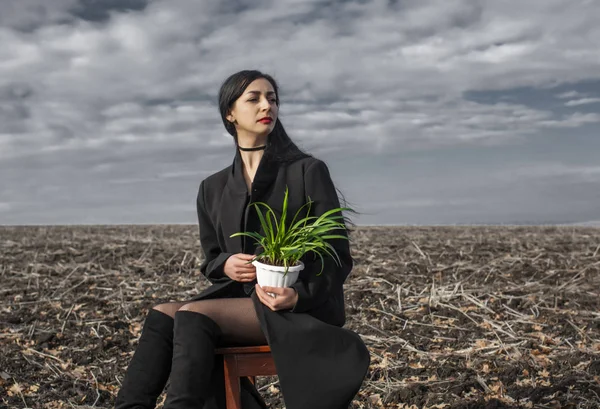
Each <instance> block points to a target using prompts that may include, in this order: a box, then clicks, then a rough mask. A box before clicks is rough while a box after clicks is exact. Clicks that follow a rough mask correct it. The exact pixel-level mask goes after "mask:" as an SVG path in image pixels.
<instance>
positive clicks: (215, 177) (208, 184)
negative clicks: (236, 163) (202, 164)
mask: <svg viewBox="0 0 600 409" xmlns="http://www.w3.org/2000/svg"><path fill="white" fill-rule="evenodd" d="M231 167H232V165H229V166H227V167H226V168H224V169H221V170H220V171H218V172H215V173H213V174H211V175H209V176H207V177H205V178H204V179H203V180H202V182H200V186H204V190H211V189H220V188H222V187H223V186H225V184H226V183H227V178H228V175H229V173H230V172H231Z"/></svg>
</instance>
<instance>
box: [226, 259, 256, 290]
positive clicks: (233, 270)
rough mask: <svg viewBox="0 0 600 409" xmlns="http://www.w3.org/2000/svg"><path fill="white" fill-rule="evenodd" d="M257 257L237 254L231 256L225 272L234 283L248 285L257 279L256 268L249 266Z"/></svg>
mask: <svg viewBox="0 0 600 409" xmlns="http://www.w3.org/2000/svg"><path fill="white" fill-rule="evenodd" d="M254 257H255V256H254V255H252V254H244V253H237V254H234V255H232V256H230V257H229V258H228V259H227V261H226V262H225V266H224V267H223V271H224V272H225V274H226V275H227V276H228V277H229V278H231V279H232V280H234V281H239V282H242V283H248V282H250V281H253V280H254V279H255V278H256V267H254V266H253V265H252V264H249V261H250V260H252V259H253V258H254Z"/></svg>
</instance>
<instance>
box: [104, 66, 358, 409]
mask: <svg viewBox="0 0 600 409" xmlns="http://www.w3.org/2000/svg"><path fill="white" fill-rule="evenodd" d="M219 107H220V111H221V117H222V119H223V123H224V124H225V128H226V129H227V131H228V132H229V133H230V134H231V135H232V136H233V138H234V140H235V143H236V146H237V148H238V149H236V156H235V158H234V161H233V164H232V165H231V166H229V167H227V168H225V169H223V170H222V171H220V172H217V173H215V174H213V175H211V176H209V177H208V178H206V179H205V180H203V181H202V183H201V184H200V189H199V192H198V198H197V211H198V221H199V227H200V242H201V246H202V249H203V252H204V254H205V259H204V261H203V263H202V265H201V266H200V270H201V272H202V274H204V275H205V276H206V277H207V279H208V280H209V281H210V282H211V283H212V285H211V286H210V287H209V288H207V289H206V290H205V291H203V292H202V293H200V294H199V295H198V296H196V297H194V298H193V299H192V300H188V301H184V302H176V303H167V304H160V305H157V306H155V307H154V308H153V309H151V311H150V313H149V314H148V316H147V318H146V321H145V323H144V328H143V331H142V335H141V337H140V340H139V345H138V347H137V349H136V351H135V354H134V356H133V358H132V361H131V363H130V366H129V368H128V370H127V373H126V376H125V379H124V381H123V385H122V387H121V390H120V391H119V394H118V396H117V400H116V409H125V408H153V407H154V406H155V405H156V399H157V397H158V396H159V395H160V393H161V392H162V390H163V388H164V386H165V384H166V382H167V379H168V378H169V375H170V386H169V389H168V391H167V398H166V401H165V406H164V407H165V408H166V409H173V408H224V407H225V403H224V397H223V381H222V379H223V376H222V374H221V373H220V372H219V371H222V361H219V358H218V357H215V355H214V350H215V348H216V347H217V346H220V345H233V344H236V345H261V344H266V343H268V344H269V345H270V346H271V350H272V354H273V358H274V360H275V364H276V367H277V371H278V375H279V380H280V385H281V389H282V393H283V397H284V400H285V402H286V407H287V408H288V409H306V408H311V409H315V408H324V409H325V408H326V409H337V408H340V409H341V408H347V407H348V405H349V404H350V402H351V400H352V398H353V397H354V395H355V394H356V393H357V392H358V390H359V388H360V386H361V383H362V381H363V379H364V376H365V374H366V371H367V370H368V367H369V362H370V357H369V353H368V350H367V349H366V347H365V345H364V343H363V342H362V340H361V339H360V337H359V336H358V335H356V334H355V333H353V332H351V331H349V330H346V329H343V328H341V327H342V326H343V325H344V322H345V315H344V295H343V288H342V284H343V283H344V280H345V279H346V277H347V276H348V274H349V272H350V270H351V269H352V257H351V256H350V249H349V245H348V241H347V240H342V239H337V240H333V241H331V243H332V245H333V246H334V247H335V248H336V251H337V253H338V255H339V257H340V259H341V261H342V263H341V266H339V265H337V264H335V262H334V261H333V259H332V258H331V257H329V258H327V259H326V263H325V266H324V271H323V274H321V275H319V276H317V275H316V274H317V272H319V271H320V267H321V266H320V264H319V262H320V259H319V258H318V257H316V256H315V255H314V254H312V257H308V256H305V257H304V258H303V261H304V263H305V269H304V270H303V271H302V272H301V273H300V276H299V278H298V281H297V282H296V283H295V284H294V285H293V286H292V287H289V288H274V287H260V286H259V285H258V284H257V283H256V271H255V268H254V266H253V265H252V264H249V261H250V260H251V259H252V258H253V255H254V254H256V253H257V249H256V247H255V243H254V242H253V240H249V239H248V238H246V237H239V236H238V237H233V238H232V237H230V236H231V235H232V234H233V233H235V232H238V231H259V230H260V224H259V219H258V216H257V214H256V211H255V210H254V206H249V204H250V203H252V202H256V201H263V202H266V203H267V204H269V205H270V206H271V207H272V208H274V209H278V208H280V207H281V204H282V202H283V195H284V191H285V186H288V187H289V197H288V212H289V213H290V214H295V213H296V211H297V210H298V209H300V208H301V207H302V205H303V204H304V203H306V201H307V197H310V199H311V200H313V201H314V203H313V205H312V210H311V213H312V214H311V215H317V216H318V215H321V214H323V213H324V212H326V211H327V210H329V209H332V208H336V207H339V201H338V198H337V194H336V189H335V187H334V185H333V183H332V181H331V178H330V175H329V172H328V169H327V166H326V165H325V164H324V163H323V162H322V161H320V160H318V159H316V158H314V157H312V156H311V155H308V154H306V153H304V152H302V151H301V150H300V149H299V148H298V147H297V146H296V145H295V144H294V143H293V142H292V141H291V140H290V138H289V137H288V135H287V134H286V132H285V130H284V129H283V126H282V125H281V122H280V121H279V119H278V108H279V98H278V89H277V84H276V82H275V81H274V79H273V78H272V77H270V76H269V75H266V74H263V73H261V72H259V71H240V72H238V73H236V74H233V75H232V76H230V77H229V78H228V79H227V80H226V81H225V82H224V83H223V85H222V86H221V89H220V92H219ZM342 234H344V233H342ZM267 292H271V293H274V294H275V296H274V297H272V296H270V295H268V294H267ZM242 404H243V406H244V408H250V407H257V408H258V407H266V406H265V404H264V401H263V400H262V399H261V398H260V395H259V394H258V392H257V391H256V389H255V388H254V386H253V385H252V384H251V383H250V382H243V383H242Z"/></svg>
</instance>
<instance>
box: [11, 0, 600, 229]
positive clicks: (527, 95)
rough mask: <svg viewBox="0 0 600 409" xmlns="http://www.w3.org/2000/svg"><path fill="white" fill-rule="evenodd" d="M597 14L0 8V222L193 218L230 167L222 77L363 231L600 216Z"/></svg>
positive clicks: (387, 7)
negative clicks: (334, 192) (245, 76)
mask: <svg viewBox="0 0 600 409" xmlns="http://www.w3.org/2000/svg"><path fill="white" fill-rule="evenodd" d="M598 21H600V3H599V2H598V1H592V0H591V1H585V0H570V1H567V0H563V1H559V0H535V1H534V0H531V1H523V0H518V1H517V0H503V1H494V0H481V1H472V0H464V1H460V0H457V1H443V0H440V1H392V0H386V1H383V0H374V1H347V0H346V1H331V0H324V1H316V0H295V1H275V0H272V1H263V0H261V1H258V0H227V1H224V0H203V1H197V0H169V1H166V0H164V1H163V0H153V1H147V0H52V1H51V2H50V1H47V0H2V1H1V2H0V224H89V223H94V224H95V223H100V224H113V223H116V224H120V223H196V215H195V197H196V192H197V188H198V184H199V183H200V181H201V180H202V179H203V178H205V177H206V176H208V175H210V174H211V173H213V172H216V171H218V170H220V169H222V168H224V167H226V166H229V165H230V164H231V162H232V160H233V155H234V145H233V140H232V138H231V137H230V136H229V135H228V134H227V133H226V132H225V129H224V128H223V125H222V123H221V119H220V116H219V113H218V109H217V92H218V89H219V86H220V84H221V83H222V81H223V80H224V79H225V78H226V77H227V76H229V75H230V74H232V73H234V72H236V71H238V70H242V69H259V70H262V71H264V72H267V73H270V74H272V75H273V76H274V77H275V78H276V80H277V81H278V82H279V85H280V87H281V95H280V97H281V107H280V119H281V121H282V123H283V124H284V126H285V127H286V129H287V130H288V133H289V134H290V135H291V136H292V138H294V140H295V141H296V142H297V144H298V145H299V146H301V147H302V148H304V149H306V150H307V151H309V152H311V153H312V154H314V155H315V156H316V157H318V158H320V159H322V160H324V161H325V162H326V163H327V164H328V166H329V168H330V171H331V174H332V177H333V179H334V182H335V183H336V185H337V186H338V187H339V188H340V190H341V191H342V192H343V193H344V195H345V197H346V199H347V200H348V201H349V204H350V205H351V206H352V207H353V208H354V209H356V210H358V211H359V212H360V213H361V214H360V216H355V217H354V220H355V222H356V223H357V224H358V225H384V224H387V225H392V224H454V223H461V224H463V223H494V224H495V223H544V224H546V223H574V222H586V221H594V220H596V221H598V220H600V53H599V52H598V39H600V25H599V24H598Z"/></svg>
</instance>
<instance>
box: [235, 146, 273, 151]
mask: <svg viewBox="0 0 600 409" xmlns="http://www.w3.org/2000/svg"><path fill="white" fill-rule="evenodd" d="M266 147H267V145H263V146H255V147H254V148H242V147H241V146H239V145H238V148H240V150H241V151H260V150H263V149H265V148H266Z"/></svg>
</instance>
